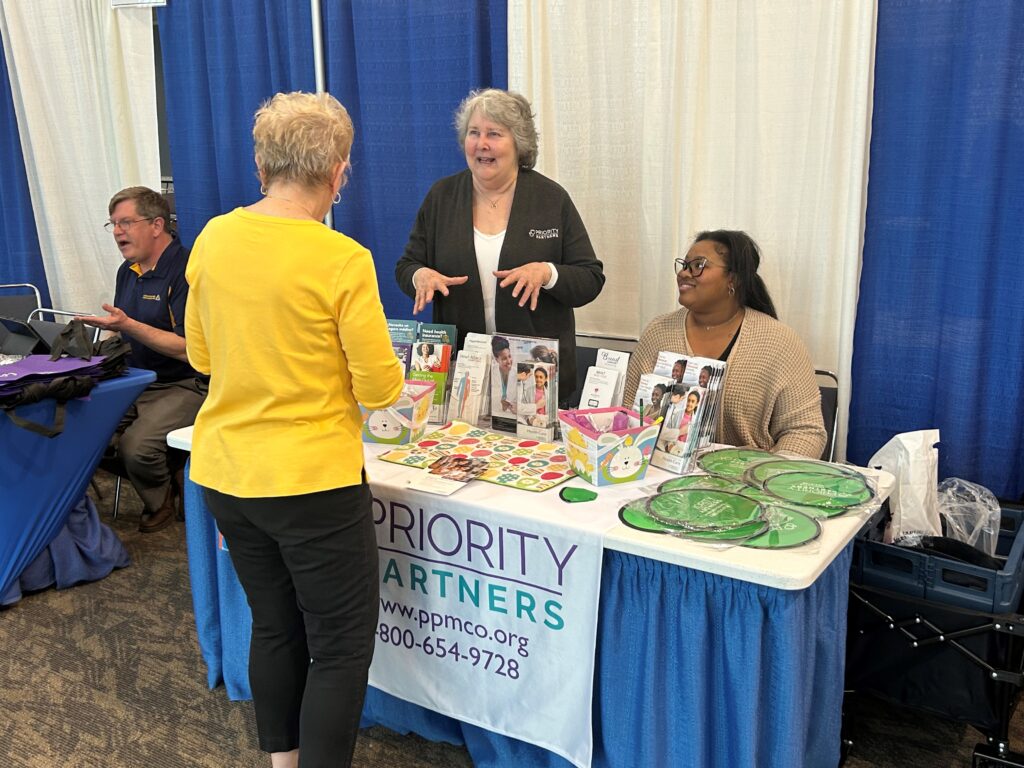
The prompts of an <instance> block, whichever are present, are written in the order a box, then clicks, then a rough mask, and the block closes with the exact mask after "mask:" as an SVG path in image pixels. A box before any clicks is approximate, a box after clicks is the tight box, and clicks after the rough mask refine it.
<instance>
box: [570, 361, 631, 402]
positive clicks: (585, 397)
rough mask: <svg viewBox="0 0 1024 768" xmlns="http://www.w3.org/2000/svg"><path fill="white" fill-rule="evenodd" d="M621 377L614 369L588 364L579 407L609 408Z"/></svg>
mask: <svg viewBox="0 0 1024 768" xmlns="http://www.w3.org/2000/svg"><path fill="white" fill-rule="evenodd" d="M623 378H624V377H623V374H621V373H619V372H618V371H616V370H611V369H608V368H598V367H597V366H594V365H592V366H590V367H589V368H588V369H587V378H586V380H585V381H584V382H583V391H582V393H581V394H580V408H610V407H611V406H612V403H614V402H615V393H616V392H617V391H619V390H620V389H621V388H622V386H621V382H622V379H623ZM634 410H636V409H635V408H634Z"/></svg>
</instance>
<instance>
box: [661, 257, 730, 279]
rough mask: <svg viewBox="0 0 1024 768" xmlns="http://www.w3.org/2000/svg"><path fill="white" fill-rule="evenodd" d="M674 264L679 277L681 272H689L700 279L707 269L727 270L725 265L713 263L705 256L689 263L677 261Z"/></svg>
mask: <svg viewBox="0 0 1024 768" xmlns="http://www.w3.org/2000/svg"><path fill="white" fill-rule="evenodd" d="M673 263H674V264H675V266H676V274H677V275H678V274H679V273H680V272H683V271H687V272H689V273H690V276H691V277H700V276H701V275H702V274H703V272H704V268H705V267H722V269H725V265H723V264H715V263H714V262H712V261H708V260H707V259H705V258H704V257H703V256H701V257H700V258H699V259H690V260H689V261H687V260H686V259H676V260H675V261H674V262H673Z"/></svg>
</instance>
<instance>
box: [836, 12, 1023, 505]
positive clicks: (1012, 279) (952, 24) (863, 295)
mask: <svg viewBox="0 0 1024 768" xmlns="http://www.w3.org/2000/svg"><path fill="white" fill-rule="evenodd" d="M1022 29H1024V4H1022V3H1019V2H1016V0H973V1H972V2H970V3H934V2H932V0H907V1H905V2H900V3H890V2H883V3H880V4H879V13H878V41H877V53H876V62H875V85H874V88H875V96H874V117H873V123H872V136H871V160H870V182H869V186H868V208H867V222H866V233H865V244H864V265H863V273H862V278H861V288H860V301H859V305H858V309H857V325H856V333H855V335H854V356H853V388H852V403H851V411H850V438H849V448H848V453H849V455H850V457H851V459H852V460H853V461H855V462H857V463H862V462H864V461H866V460H867V459H868V458H869V457H870V456H871V455H872V453H873V452H874V451H875V450H876V449H877V448H878V447H880V446H881V445H882V444H883V443H885V442H886V441H887V440H888V439H889V438H890V437H892V435H894V434H896V433H898V432H904V431H910V430H916V429H925V428H930V427H938V428H939V429H940V430H941V439H942V443H941V445H940V448H939V457H940V464H939V476H940V479H941V478H943V477H949V476H956V477H962V478H964V479H967V480H972V481H974V482H978V483H981V484H982V485H985V486H986V487H988V488H990V489H991V490H992V491H993V492H994V493H996V494H997V495H999V496H1003V497H1011V498H1016V497H1019V496H1020V495H1021V493H1022V492H1024V463H1022V462H1024V398H1022V397H1021V393H1022V391H1024V302H1022V299H1021V297H1022V295H1024V226H1022V222H1024V95H1022V94H1024V90H1022V87H1024V38H1022V36H1021V35H1020V31H1021V30H1022Z"/></svg>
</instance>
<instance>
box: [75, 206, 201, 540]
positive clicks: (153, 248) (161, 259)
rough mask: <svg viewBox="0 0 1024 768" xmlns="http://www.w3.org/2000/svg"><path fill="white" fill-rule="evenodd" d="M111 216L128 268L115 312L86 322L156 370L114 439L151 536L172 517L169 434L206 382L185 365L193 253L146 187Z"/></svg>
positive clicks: (183, 423)
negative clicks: (173, 230) (187, 272)
mask: <svg viewBox="0 0 1024 768" xmlns="http://www.w3.org/2000/svg"><path fill="white" fill-rule="evenodd" d="M108 212H109V214H110V221H108V222H107V223H106V224H105V225H104V226H105V227H106V229H107V230H108V231H109V232H111V233H112V234H113V235H114V241H115V242H116V243H117V247H118V249H119V250H120V251H121V255H122V256H123V257H124V263H123V264H121V266H120V267H119V268H118V270H117V284H116V287H115V288H114V303H113V305H110V304H104V305H103V309H104V311H105V312H108V313H109V314H107V315H106V316H105V317H86V318H83V320H84V321H85V322H86V323H88V324H89V325H93V326H96V327H98V328H102V329H104V330H107V331H116V332H118V333H120V334H121V336H122V337H124V338H125V339H126V340H127V341H128V343H129V344H130V345H131V348H132V354H131V356H130V357H129V358H128V364H129V365H130V366H132V367H134V368H147V369H149V370H151V371H154V372H155V373H156V381H155V382H154V383H153V384H151V385H150V386H149V387H147V388H146V390H145V391H144V392H143V393H142V394H141V395H139V397H138V399H137V400H136V401H135V403H134V404H133V405H132V407H131V408H129V409H128V412H127V413H126V414H125V416H124V418H123V419H122V420H121V424H120V426H119V427H118V436H115V440H117V452H118V455H119V456H120V458H121V460H122V461H123V462H124V466H125V470H126V472H127V475H128V478H129V479H130V480H131V482H132V485H133V486H135V489H136V490H137V491H138V492H139V496H141V497H142V501H143V504H144V505H145V509H144V511H143V515H142V523H141V524H140V525H139V530H140V531H142V532H143V533H151V532H153V531H159V530H160V529H162V528H164V527H166V526H167V525H169V524H170V523H171V522H172V521H173V520H174V494H175V490H176V489H175V483H174V482H173V479H174V478H173V477H172V472H171V470H170V469H169V468H168V464H167V433H168V432H171V431H173V430H175V429H178V428H179V427H187V426H189V425H190V424H192V423H193V422H194V421H195V418H196V413H198V411H199V407H200V406H201V405H202V404H203V400H204V399H205V398H206V391H207V381H206V380H205V379H204V378H203V377H201V376H200V374H199V373H197V372H196V371H195V370H194V369H193V368H192V366H190V365H189V364H188V362H186V360H187V357H186V355H185V299H186V297H187V296H188V284H187V283H186V282H185V265H186V264H187V263H188V250H187V249H186V248H185V247H184V246H183V245H182V244H181V243H180V242H179V241H178V239H177V237H176V236H174V235H172V234H171V232H170V231H169V230H168V223H169V222H170V215H171V212H170V208H169V206H168V204H167V201H166V200H165V199H164V197H163V196H162V195H160V194H159V193H157V192H154V191H153V190H151V189H148V188H147V187H128V188H127V189H122V190H121V191H120V192H118V193H117V194H116V195H114V196H113V197H112V198H111V200H110V204H109V206H108ZM177 492H178V493H180V488H178V489H177Z"/></svg>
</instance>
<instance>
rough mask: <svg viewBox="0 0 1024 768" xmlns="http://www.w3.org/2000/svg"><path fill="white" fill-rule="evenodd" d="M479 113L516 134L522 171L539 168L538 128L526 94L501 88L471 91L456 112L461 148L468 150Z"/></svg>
mask: <svg viewBox="0 0 1024 768" xmlns="http://www.w3.org/2000/svg"><path fill="white" fill-rule="evenodd" d="M474 112H479V113H480V114H482V115H483V116H484V117H486V118H487V119H488V120H493V121H494V122H496V123H498V124H500V125H503V126H505V127H506V128H508V130H509V131H510V132H511V133H512V140H513V141H514V142H515V144H516V153H517V154H518V157H519V166H520V167H521V168H533V166H534V165H536V164H537V127H536V126H535V125H534V123H533V108H532V107H531V106H530V102H529V101H527V100H526V97H525V96H523V95H522V94H519V93H515V92H514V91H502V90H500V89H498V88H487V89H486V90H480V91H470V93H469V96H467V97H466V98H465V99H464V100H463V102H462V103H461V104H460V105H459V108H458V109H457V110H456V111H455V130H456V131H458V134H459V146H460V147H465V146H466V133H467V131H468V130H469V120H470V118H471V117H473V113H474Z"/></svg>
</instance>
